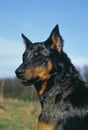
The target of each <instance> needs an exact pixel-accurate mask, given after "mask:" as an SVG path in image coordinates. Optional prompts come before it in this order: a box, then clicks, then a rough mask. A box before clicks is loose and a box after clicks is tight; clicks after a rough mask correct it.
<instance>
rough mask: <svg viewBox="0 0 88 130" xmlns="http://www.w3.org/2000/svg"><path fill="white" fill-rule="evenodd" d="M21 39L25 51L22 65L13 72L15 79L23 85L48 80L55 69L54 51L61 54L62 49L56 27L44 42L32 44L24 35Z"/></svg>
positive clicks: (61, 42)
mask: <svg viewBox="0 0 88 130" xmlns="http://www.w3.org/2000/svg"><path fill="white" fill-rule="evenodd" d="M22 37H23V40H24V43H25V45H26V50H25V52H24V54H23V63H22V64H21V65H20V66H19V67H18V68H17V69H16V71H15V72H16V75H17V77H18V78H19V79H21V80H22V83H24V84H25V85H26V84H28V85H29V84H33V83H34V82H35V81H36V80H39V81H45V80H48V79H49V78H50V76H51V74H52V73H53V71H54V72H55V68H56V63H55V58H56V57H55V53H54V51H55V50H56V51H57V52H59V53H61V51H62V47H63V40H62V37H61V36H60V33H59V29H58V25H56V26H55V28H54V29H53V31H52V32H51V34H50V36H49V38H48V39H47V40H46V41H44V42H37V43H32V42H31V41H30V40H29V39H28V38H27V37H26V36H25V35H24V34H22ZM54 65H55V66H54Z"/></svg>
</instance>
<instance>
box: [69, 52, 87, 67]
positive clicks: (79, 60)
mask: <svg viewBox="0 0 88 130" xmlns="http://www.w3.org/2000/svg"><path fill="white" fill-rule="evenodd" d="M70 58H71V61H72V63H73V64H74V65H75V66H79V67H83V66H85V65H88V58H85V57H79V56H75V55H71V57H70Z"/></svg>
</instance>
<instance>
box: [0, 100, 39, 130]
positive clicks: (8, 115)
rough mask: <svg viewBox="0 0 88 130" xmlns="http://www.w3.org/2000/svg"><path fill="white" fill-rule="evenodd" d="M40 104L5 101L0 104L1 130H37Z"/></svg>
mask: <svg viewBox="0 0 88 130" xmlns="http://www.w3.org/2000/svg"><path fill="white" fill-rule="evenodd" d="M40 111H41V109H40V104H39V102H36V101H33V102H28V101H26V102H24V101H18V100H5V101H3V102H0V130H37V129H38V128H37V125H38V124H37V122H38V121H37V119H38V116H39V113H40Z"/></svg>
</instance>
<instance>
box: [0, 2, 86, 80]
mask: <svg viewBox="0 0 88 130" xmlns="http://www.w3.org/2000/svg"><path fill="white" fill-rule="evenodd" d="M56 24H59V28H60V33H61V35H62V36H63V39H64V41H65V42H64V51H65V52H66V53H67V54H68V55H69V57H70V58H71V60H72V62H73V63H74V65H75V66H80V67H83V66H84V65H88V0H52V1H51V0H44V1H43V0H36V1H35V0H0V78H3V77H4V78H6V77H15V73H14V71H15V69H16V68H17V66H19V64H20V63H21V62H22V60H21V55H22V53H23V51H24V44H23V41H22V38H21V33H24V34H25V35H27V36H28V37H29V39H30V40H31V41H32V42H36V41H43V40H45V39H47V38H48V36H49V34H50V32H51V31H52V29H53V28H54V26H55V25H56Z"/></svg>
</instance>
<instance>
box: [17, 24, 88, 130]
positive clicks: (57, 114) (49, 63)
mask: <svg viewBox="0 0 88 130" xmlns="http://www.w3.org/2000/svg"><path fill="white" fill-rule="evenodd" d="M22 37H23V39H24V42H25V43H26V51H25V53H24V54H23V63H22V64H21V65H20V66H19V67H18V68H17V70H16V75H17V77H18V78H20V79H22V83H24V84H25V85H30V84H34V86H35V88H36V89H37V92H38V95H39V98H40V102H41V106H42V113H41V114H40V116H39V122H40V125H39V130H88V85H87V84H86V83H85V82H84V81H83V80H82V79H81V77H80V74H79V72H78V71H77V70H76V69H75V67H74V65H73V64H72V63H71V61H70V59H69V58H68V56H67V54H66V53H65V52H64V51H63V39H62V37H61V36H60V33H59V29H58V25H56V27H55V28H54V29H53V31H52V32H51V34H50V36H49V38H48V39H47V40H46V41H44V42H41V43H39V42H38V43H34V44H32V42H31V41H30V40H29V39H28V38H27V37H26V36H25V35H23V34H22ZM37 67H40V68H37ZM42 67H43V69H42ZM36 68H37V69H38V74H36V73H37V71H36ZM41 69H42V71H44V69H45V70H47V69H49V71H48V70H47V71H44V74H43V76H41V75H42V72H41ZM26 71H27V72H26ZM35 71H36V72H35ZM40 73H41V75H40ZM28 74H29V75H30V76H28ZM33 74H35V75H36V76H34V75H33ZM44 77H45V78H44ZM46 77H49V78H46ZM41 122H43V123H44V125H43V126H42V125H41ZM44 126H45V127H44ZM46 126H49V127H46ZM50 126H51V127H50Z"/></svg>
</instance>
